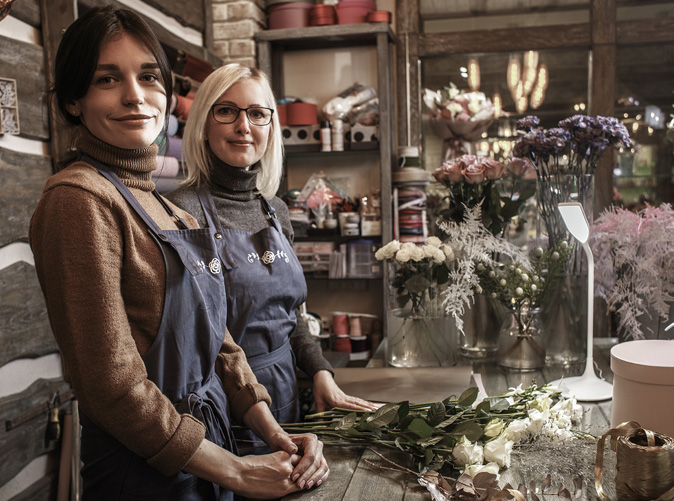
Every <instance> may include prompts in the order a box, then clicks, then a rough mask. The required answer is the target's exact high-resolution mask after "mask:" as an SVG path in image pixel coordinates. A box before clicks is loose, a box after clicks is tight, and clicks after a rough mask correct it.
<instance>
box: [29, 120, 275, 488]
mask: <svg viewBox="0 0 674 501" xmlns="http://www.w3.org/2000/svg"><path fill="white" fill-rule="evenodd" d="M75 144H76V147H77V149H78V150H79V151H80V152H82V153H85V154H87V155H89V156H91V157H92V158H94V159H96V160H99V161H101V162H103V163H105V164H107V165H108V166H110V167H111V168H112V170H113V171H114V172H115V173H116V174H117V175H118V176H119V177H120V179H122V181H123V182H124V184H125V185H126V186H127V187H128V188H129V189H130V191H131V193H132V194H133V195H134V196H135V197H136V199H137V200H138V202H139V203H140V205H141V206H142V207H143V208H144V209H145V211H146V212H147V213H148V214H149V216H150V217H151V218H152V219H153V220H154V221H155V222H156V223H157V225H158V226H159V227H160V228H162V229H177V226H176V222H175V220H174V219H173V218H172V217H171V216H169V214H167V212H166V210H165V209H164V208H163V206H162V205H161V204H160V203H159V201H158V200H157V199H156V198H155V196H154V195H153V194H152V190H153V189H154V182H153V181H152V179H151V172H152V170H154V168H155V167H156V154H157V147H156V146H155V145H152V146H150V147H148V148H144V149H142V150H124V149H120V148H116V147H114V146H111V145H109V144H107V143H104V142H102V141H100V140H99V139H97V138H96V137H94V136H92V135H91V134H90V133H89V132H88V131H87V130H86V129H84V128H82V129H81V130H80V133H79V136H78V138H77V140H76V143H75ZM174 210H176V212H177V213H178V214H179V215H180V216H182V217H183V219H184V220H185V221H186V222H187V223H188V225H189V226H190V227H194V228H196V227H198V224H197V222H196V220H195V219H194V218H193V217H191V216H190V215H189V214H188V213H186V212H184V211H182V210H180V209H178V208H177V207H175V206H174ZM30 243H31V247H32V249H33V253H34V254H35V267H36V270H37V274H38V278H39V281H40V285H41V287H42V291H43V293H44V296H45V300H46V303H47V310H48V314H49V320H50V323H51V327H52V331H53V333H54V336H55V338H56V340H57V342H58V345H59V349H60V351H61V355H62V358H63V365H64V372H65V378H66V380H67V381H69V382H70V383H71V384H72V386H73V389H74V391H75V394H76V396H77V398H78V400H79V405H80V407H81V409H82V410H83V411H84V413H85V414H86V415H87V416H88V417H89V418H90V419H92V420H93V421H94V422H95V423H96V424H97V425H98V426H100V427H101V428H102V429H104V430H105V431H107V432H108V433H109V434H110V435H112V436H113V437H115V438H116V439H117V440H119V441H120V442H121V443H122V444H124V445H125V446H126V447H127V448H129V449H130V450H131V451H133V452H134V453H136V454H138V455H140V456H141V457H144V458H147V460H148V463H149V464H151V465H152V466H154V467H155V468H157V469H158V470H159V471H161V472H162V473H164V474H165V475H171V474H173V473H176V472H177V471H178V470H180V469H181V468H182V467H183V466H185V464H186V463H187V462H188V461H189V460H190V458H191V457H192V455H193V454H194V453H195V452H196V450H197V448H198V447H199V444H200V443H201V441H202V440H203V438H204V434H205V429H204V426H203V425H202V424H201V423H200V422H199V421H197V420H196V419H195V418H193V417H192V416H190V415H186V414H185V415H180V414H179V413H178V412H177V411H176V410H175V408H174V407H173V405H172V404H171V402H170V401H169V400H168V399H167V398H166V397H165V396H164V395H163V394H162V393H161V391H160V390H159V389H158V388H157V386H156V385H155V384H154V383H152V382H151V381H150V380H148V379H147V373H146V371H145V365H144V364H143V360H142V358H141V357H142V355H143V354H144V353H145V352H146V351H147V350H148V349H149V347H150V346H151V344H152V342H153V341H154V339H155V337H156V335H157V332H158V329H159V326H160V323H161V317H162V311H163V303H164V294H165V288H166V276H165V268H164V260H163V257H162V254H161V251H160V249H159V248H158V246H157V244H156V243H155V242H154V240H153V239H152V237H150V235H149V234H148V231H147V227H146V225H145V223H144V222H143V221H142V219H141V218H140V217H139V216H138V215H137V214H136V213H135V211H134V210H133V209H132V208H131V206H130V205H129V204H128V203H127V201H126V200H125V199H124V198H123V196H122V195H121V194H120V193H119V191H118V190H117V188H115V186H114V185H113V184H112V183H110V182H109V181H108V180H106V179H105V178H104V177H103V176H101V175H100V174H99V173H98V171H97V170H96V169H95V168H94V167H92V166H91V165H89V164H87V163H84V162H74V163H72V164H71V165H69V166H68V167H66V168H65V169H63V170H62V171H60V172H58V173H57V174H55V175H54V176H52V177H51V178H50V179H49V180H48V181H47V184H46V186H45V189H44V193H43V195H42V198H41V199H40V202H39V203H38V206H37V208H36V210H35V213H34V214H33V218H32V220H31V226H30ZM216 371H217V373H218V375H219V376H220V378H221V379H222V382H223V385H224V388H225V391H226V393H227V396H228V398H229V400H230V408H231V410H232V414H233V417H234V419H236V420H240V419H241V417H242V416H243V415H244V414H245V412H246V411H247V410H248V409H249V408H250V406H251V405H253V404H255V403H256V402H258V401H261V400H266V401H267V402H269V395H268V393H267V392H266V390H265V389H264V388H263V387H262V386H261V385H259V384H257V381H256V379H255V376H254V375H253V373H252V372H251V371H250V367H249V366H248V364H247V362H246V360H245V355H244V354H243V352H242V351H241V349H240V348H239V347H238V346H237V345H236V344H235V343H234V341H233V340H232V338H231V336H229V334H227V336H226V338H225V342H224V343H223V345H222V348H221V350H220V355H219V356H218V360H217V361H216Z"/></svg>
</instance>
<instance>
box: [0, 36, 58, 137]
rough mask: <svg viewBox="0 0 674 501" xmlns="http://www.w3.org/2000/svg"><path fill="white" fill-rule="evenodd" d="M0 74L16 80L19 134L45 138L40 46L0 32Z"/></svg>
mask: <svg viewBox="0 0 674 501" xmlns="http://www.w3.org/2000/svg"><path fill="white" fill-rule="evenodd" d="M0 47H2V50H1V51H0V77H4V78H13V79H14V80H16V86H17V94H18V97H19V121H20V125H21V136H23V137H27V138H31V139H41V140H48V139H49V122H48V114H47V111H46V108H45V107H44V105H43V101H42V97H43V96H44V92H45V90H46V88H47V84H46V79H45V66H44V53H43V50H42V47H40V46H38V45H35V44H31V43H26V42H21V41H18V40H14V39H12V38H7V37H3V36H1V35H0Z"/></svg>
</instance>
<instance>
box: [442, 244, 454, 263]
mask: <svg viewBox="0 0 674 501" xmlns="http://www.w3.org/2000/svg"><path fill="white" fill-rule="evenodd" d="M442 252H444V253H445V257H447V260H449V261H454V250H453V249H452V248H451V246H449V245H443V246H442Z"/></svg>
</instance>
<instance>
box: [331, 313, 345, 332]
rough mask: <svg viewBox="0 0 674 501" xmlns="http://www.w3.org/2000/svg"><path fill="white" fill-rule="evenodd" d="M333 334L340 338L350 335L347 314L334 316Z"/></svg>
mask: <svg viewBox="0 0 674 501" xmlns="http://www.w3.org/2000/svg"><path fill="white" fill-rule="evenodd" d="M332 332H334V333H335V334H337V335H340V336H341V335H348V334H349V317H348V315H347V314H346V313H338V314H334V315H332Z"/></svg>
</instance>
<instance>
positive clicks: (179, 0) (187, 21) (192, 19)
mask: <svg viewBox="0 0 674 501" xmlns="http://www.w3.org/2000/svg"><path fill="white" fill-rule="evenodd" d="M143 2H144V3H146V4H148V5H151V6H152V7H154V8H155V9H157V10H158V11H160V12H163V13H164V14H166V15H167V16H169V17H172V18H174V19H175V20H176V21H178V22H179V23H180V24H182V25H183V26H189V27H190V28H194V29H195V30H197V31H201V32H202V33H203V32H204V4H203V1H202V0H189V7H186V5H185V0H143Z"/></svg>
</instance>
